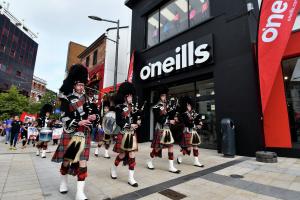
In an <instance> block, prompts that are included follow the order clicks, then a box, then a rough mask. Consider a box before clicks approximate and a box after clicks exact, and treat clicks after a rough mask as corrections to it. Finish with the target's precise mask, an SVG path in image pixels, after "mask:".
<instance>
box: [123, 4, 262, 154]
mask: <svg viewBox="0 0 300 200" xmlns="http://www.w3.org/2000/svg"><path fill="white" fill-rule="evenodd" d="M249 2H252V5H253V6H254V10H251V11H249V10H247V3H249ZM125 4H126V5H127V6H128V7H130V8H131V9H132V40H131V49H132V50H135V52H136V53H135V60H134V78H133V82H134V83H135V85H136V86H137V90H138V95H139V96H140V97H143V99H144V100H147V102H149V105H148V106H147V107H146V108H145V109H146V112H145V115H146V116H145V120H144V124H143V128H142V131H141V133H142V134H140V135H139V139H140V141H141V142H143V141H149V140H152V137H153V115H152V112H151V105H153V104H154V103H155V102H153V96H154V92H155V90H156V89H157V88H159V87H160V86H161V85H167V86H168V87H169V91H170V92H169V93H170V96H175V97H180V96H183V95H189V96H192V97H193V98H194V99H195V108H196V111H197V112H198V113H200V115H201V117H202V119H203V120H204V122H205V126H204V131H203V135H202V140H203V143H202V147H204V148H212V149H217V150H218V151H219V150H220V148H221V133H220V121H221V119H222V118H231V119H233V120H234V122H235V125H236V147H237V153H238V154H239V155H254V153H255V151H257V150H261V149H263V148H264V141H263V128H262V115H261V105H260V92H259V82H258V71H257V65H256V61H255V51H254V48H253V47H254V46H255V35H256V31H257V30H256V28H255V27H256V25H257V17H258V4H257V1H255V0H253V1H251V0H249V1H238V2H237V1H234V0H228V1H217V0H171V1H170V0H157V1H147V0H139V1H137V0H128V1H126V3H125Z"/></svg>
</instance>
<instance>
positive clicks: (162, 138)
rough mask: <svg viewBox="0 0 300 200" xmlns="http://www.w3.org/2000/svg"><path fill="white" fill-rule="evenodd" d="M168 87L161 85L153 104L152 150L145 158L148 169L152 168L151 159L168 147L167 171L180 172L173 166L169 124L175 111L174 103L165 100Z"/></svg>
mask: <svg viewBox="0 0 300 200" xmlns="http://www.w3.org/2000/svg"><path fill="white" fill-rule="evenodd" d="M168 91H169V90H168V88H166V87H161V88H160V89H159V90H158V97H159V100H158V102H157V103H156V104H155V105H154V106H153V113H154V123H155V131H154V134H153V135H154V137H153V140H152V143H151V148H152V152H151V153H150V158H149V159H148V160H147V167H148V169H151V170H153V169H154V165H153V160H154V158H155V157H162V149H165V148H167V149H168V158H169V172H172V173H177V174H178V173H180V170H178V169H176V168H175V167H174V153H173V152H174V149H173V143H174V139H173V135H172V132H171V131H170V128H169V125H170V124H174V123H175V122H174V115H175V113H176V109H177V108H176V104H175V103H172V102H174V101H173V100H172V101H167V94H168Z"/></svg>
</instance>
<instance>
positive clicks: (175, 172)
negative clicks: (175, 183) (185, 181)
mask: <svg viewBox="0 0 300 200" xmlns="http://www.w3.org/2000/svg"><path fill="white" fill-rule="evenodd" d="M169 172H171V173H173V174H180V172H181V171H180V170H178V169H177V171H170V170H169Z"/></svg>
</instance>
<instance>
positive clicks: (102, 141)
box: [94, 101, 113, 159]
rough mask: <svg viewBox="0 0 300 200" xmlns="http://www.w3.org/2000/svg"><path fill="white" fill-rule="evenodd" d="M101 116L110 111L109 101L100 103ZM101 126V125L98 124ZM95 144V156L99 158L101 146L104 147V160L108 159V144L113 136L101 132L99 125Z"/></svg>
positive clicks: (101, 128)
mask: <svg viewBox="0 0 300 200" xmlns="http://www.w3.org/2000/svg"><path fill="white" fill-rule="evenodd" d="M101 109H102V110H103V111H102V112H103V114H104V115H105V114H106V113H108V112H109V111H110V102H109V101H103V102H102V108H101ZM102 119H103V118H102ZM100 124H102V123H100ZM95 140H96V142H98V145H97V147H96V148H95V153H94V154H95V156H96V157H98V156H99V149H100V148H101V146H102V145H104V147H105V149H104V158H107V159H109V158H110V156H109V154H108V149H109V147H110V144H111V142H112V140H113V136H112V133H107V132H106V133H105V132H104V130H103V127H101V125H99V126H98V130H97V135H96V139H95Z"/></svg>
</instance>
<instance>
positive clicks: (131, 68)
mask: <svg viewBox="0 0 300 200" xmlns="http://www.w3.org/2000/svg"><path fill="white" fill-rule="evenodd" d="M134 52H135V50H133V51H132V54H131V58H130V63H129V68H128V75H127V81H128V82H129V83H132V76H133V65H134Z"/></svg>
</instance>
